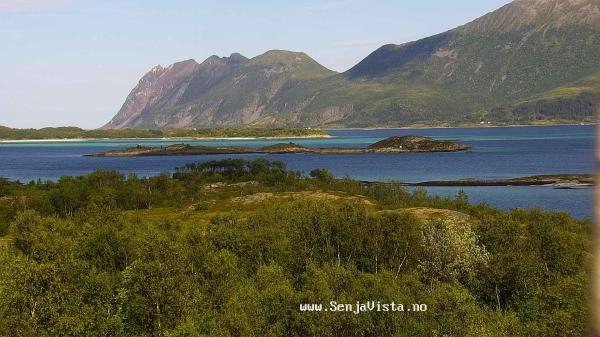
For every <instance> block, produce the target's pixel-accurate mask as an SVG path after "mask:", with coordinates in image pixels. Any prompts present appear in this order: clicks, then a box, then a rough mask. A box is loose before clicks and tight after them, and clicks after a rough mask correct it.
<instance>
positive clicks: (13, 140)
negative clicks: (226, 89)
mask: <svg viewBox="0 0 600 337" xmlns="http://www.w3.org/2000/svg"><path fill="white" fill-rule="evenodd" d="M320 138H335V136H332V135H314V136H281V137H160V138H54V139H2V140H0V144H1V143H7V144H10V143H59V142H75V143H76V142H89V141H111V140H115V141H117V140H132V141H133V140H140V141H149V140H152V141H196V140H285V139H320Z"/></svg>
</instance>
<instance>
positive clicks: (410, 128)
mask: <svg viewBox="0 0 600 337" xmlns="http://www.w3.org/2000/svg"><path fill="white" fill-rule="evenodd" d="M596 125H598V123H560V124H514V125H493V124H491V125H487V124H485V125H484V124H482V125H470V126H398V127H367V128H324V129H323V130H325V131H328V130H331V131H338V130H339V131H352V130H364V131H373V130H423V129H487V128H524V127H540V126H596Z"/></svg>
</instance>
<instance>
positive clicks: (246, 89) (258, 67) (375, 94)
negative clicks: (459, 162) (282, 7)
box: [105, 0, 600, 128]
mask: <svg viewBox="0 0 600 337" xmlns="http://www.w3.org/2000/svg"><path fill="white" fill-rule="evenodd" d="M599 110H600V0H517V1H513V2H512V3H510V4H508V5H506V6H504V7H502V8H500V9H498V10H496V11H494V12H492V13H489V14H487V15H484V16H483V17H481V18H479V19H477V20H475V21H473V22H470V23H468V24H466V25H464V26H461V27H457V28H455V29H452V30H450V31H447V32H444V33H441V34H438V35H435V36H431V37H428V38H424V39H421V40H418V41H414V42H410V43H405V44H402V45H385V46H383V47H381V48H379V49H377V50H375V51H374V52H373V53H372V54H371V55H369V56H367V57H366V58H365V59H364V60H362V61H361V62H360V63H358V64H357V65H356V66H354V67H353V68H351V69H350V70H348V71H346V72H344V73H335V72H333V71H330V70H328V69H326V68H325V67H323V66H321V65H319V64H318V63H317V62H316V61H314V60H313V59H311V58H310V57H308V56H307V55H306V54H304V53H293V52H286V51H269V52H267V53H265V54H263V55H259V56H257V57H255V58H253V59H246V58H245V57H243V56H241V55H239V54H233V55H232V56H230V57H229V58H218V57H216V56H213V57H211V58H209V59H207V60H206V61H204V62H203V63H201V64H199V65H198V64H197V63H196V62H194V61H185V62H182V63H176V64H174V65H173V66H170V67H168V68H161V67H158V68H154V69H153V70H152V71H151V72H150V73H148V74H147V75H146V76H144V78H142V80H141V81H140V83H139V84H138V86H136V88H135V89H134V90H133V91H132V93H131V94H130V95H129V97H128V98H127V100H126V102H125V104H124V105H123V108H121V110H120V111H119V113H118V114H117V115H116V116H115V117H114V118H113V120H112V121H111V122H110V123H109V124H107V125H106V126H105V127H107V128H118V127H145V128H171V127H203V126H214V125H239V124H252V125H293V126H333V127H336V126H354V127H367V126H403V125H413V124H429V125H432V124H436V125H437V124H445V123H453V124H456V123H477V122H479V121H492V122H507V123H529V122H537V121H547V120H563V121H586V120H593V119H594V116H595V114H596V113H597V112H598V111H599Z"/></svg>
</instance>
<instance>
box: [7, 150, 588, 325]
mask: <svg viewBox="0 0 600 337" xmlns="http://www.w3.org/2000/svg"><path fill="white" fill-rule="evenodd" d="M311 176H312V177H304V176H302V175H301V174H300V173H297V172H290V171H287V170H286V169H285V167H284V165H283V164H282V163H277V162H268V161H265V160H257V161H252V162H248V161H243V160H226V161H218V162H207V163H200V164H193V165H188V166H186V167H185V168H181V169H179V170H178V172H177V173H175V174H174V175H173V176H169V175H166V174H164V175H160V176H157V177H151V178H139V177H136V176H129V177H124V176H123V175H120V174H118V173H115V172H95V173H93V174H90V175H87V176H84V177H64V178H61V179H60V180H59V181H57V182H48V183H42V182H32V183H29V184H26V185H21V184H18V183H11V182H8V181H5V180H0V221H1V224H2V234H3V236H2V237H0V264H1V267H0V335H3V336H73V335H86V336H87V335H92V336H96V335H97V336H208V335H211V336H213V335H214V336H307V335H318V336H392V335H393V336H582V335H585V332H586V327H587V320H588V315H589V313H588V307H587V289H588V285H589V282H588V274H589V272H588V270H587V265H588V259H589V258H590V254H589V252H590V240H589V233H588V230H589V229H588V226H589V223H588V222H580V221H576V220H573V219H572V218H571V217H569V216H568V215H565V214H557V213H547V212H542V211H522V210H517V211H512V212H503V211H498V210H495V209H492V208H490V207H487V206H485V205H470V204H468V203H467V198H466V196H465V195H464V194H461V195H460V196H459V197H457V198H456V199H449V198H439V197H431V196H428V195H427V194H425V193H424V192H423V191H416V192H410V191H407V190H405V189H404V188H402V187H400V186H399V185H396V184H373V185H364V184H362V183H359V182H356V181H352V180H348V179H343V180H338V179H333V178H332V176H331V175H330V173H329V172H326V171H324V170H315V171H313V172H312V173H311ZM207 186H208V187H207ZM303 191H304V192H305V191H313V192H314V193H338V194H340V195H345V196H348V198H339V199H332V198H306V197H304V198H302V197H298V198H288V199H265V200H264V201H263V202H258V203H255V204H245V203H244V202H242V201H238V202H236V201H235V200H236V199H235V198H240V197H243V196H249V195H257V193H258V194H260V193H275V194H277V192H287V193H289V192H303ZM364 198H367V199H368V200H370V202H369V203H366V202H365V200H366V199H364ZM232 200H233V201H232ZM275 200H276V201H275ZM203 203H206V204H203ZM194 205H195V207H191V208H190V206H194ZM198 205H205V206H202V207H199V206H198ZM406 207H430V208H441V209H451V210H454V211H460V212H462V213H465V214H468V215H469V216H470V218H469V220H466V221H454V220H448V219H446V220H444V219H437V220H435V219H434V220H430V221H426V220H423V219H420V218H419V217H417V216H416V215H415V214H413V213H411V212H407V211H403V209H404V208H406ZM333 300H335V301H338V302H340V303H354V302H355V301H366V300H375V301H381V302H382V303H385V302H392V301H393V302H395V303H404V304H410V303H425V304H427V305H428V310H427V311H426V312H421V313H410V312H404V313H392V312H368V313H362V314H359V315H354V314H352V313H332V312H321V313H314V312H313V313H309V312H301V311H299V304H300V303H323V304H324V307H328V305H329V301H333Z"/></svg>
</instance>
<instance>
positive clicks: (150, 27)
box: [0, 0, 510, 129]
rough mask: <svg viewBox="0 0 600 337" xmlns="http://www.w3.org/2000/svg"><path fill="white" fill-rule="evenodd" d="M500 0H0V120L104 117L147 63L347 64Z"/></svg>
mask: <svg viewBox="0 0 600 337" xmlns="http://www.w3.org/2000/svg"><path fill="white" fill-rule="evenodd" d="M508 2H510V1H509V0H486V1H481V0H455V1H446V0H436V1H434V0H419V1H414V0H412V1H405V0H320V1H318V0H309V1H301V0H297V1H282V0H262V1H261V0H254V1H251V0H246V1H242V0H225V1H223V0H222V1H202V0H196V1H192V0H170V1H164V0H163V1H158V0H129V1H128V0H118V1H117V0H0V43H1V45H2V47H1V48H0V125H5V126H10V127H18V128H39V127H46V126H67V125H68V126H79V127H82V128H86V129H93V128H97V127H100V126H102V125H103V124H105V123H106V122H107V121H109V120H110V119H111V118H112V116H113V115H114V114H116V113H117V111H118V110H119V109H120V107H121V105H122V104H123V102H124V100H125V98H126V97H127V95H128V94H129V92H130V91H131V89H133V87H134V86H135V85H136V84H137V82H138V81H139V79H140V78H141V77H142V76H143V75H144V74H145V73H146V72H147V71H148V70H149V69H150V68H152V67H153V66H155V65H157V64H161V65H163V66H166V65H169V64H171V63H174V62H177V61H181V60H186V59H190V58H193V59H195V60H196V61H198V62H202V61H203V60H204V59H206V58H207V57H209V56H211V55H218V56H229V55H230V54H231V53H234V52H239V53H241V54H243V55H245V56H246V57H254V56H256V55H260V54H262V53H263V52H265V51H267V50H271V49H285V50H292V51H303V52H306V53H307V54H308V55H310V56H311V57H313V58H314V59H315V60H317V61H318V62H319V63H321V64H323V65H324V66H326V67H328V68H330V69H333V70H336V71H345V70H347V69H349V68H351V67H352V66H353V65H355V64H356V63H358V62H359V61H360V60H362V59H363V58H364V57H366V56H367V55H369V54H370V53H371V52H372V51H374V50H375V49H377V48H378V47H380V46H382V45H384V44H388V43H396V44H400V43H404V42H409V41H413V40H417V39H420V38H423V37H427V36H431V35H433V34H437V33H441V32H443V31H446V30H448V29H451V28H454V27H456V26H459V25H462V24H464V23H467V22H469V21H472V20H473V19H476V18H477V17H480V16H482V15H483V14H485V13H488V12H490V11H493V10H495V9H497V8H499V7H501V6H503V5H505V4H506V3H508Z"/></svg>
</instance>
